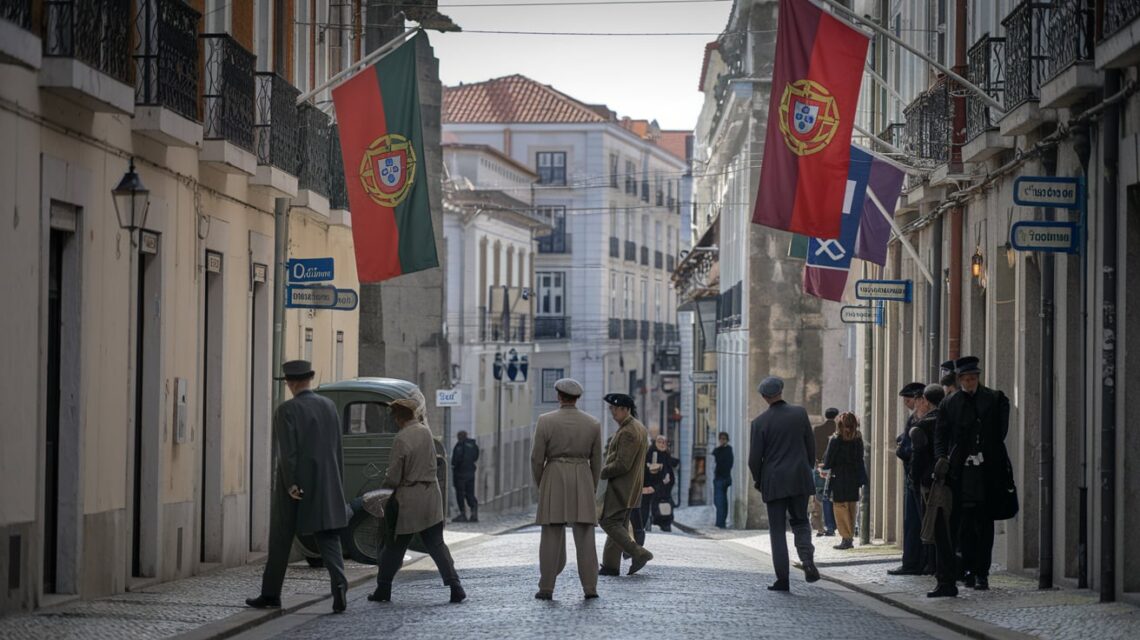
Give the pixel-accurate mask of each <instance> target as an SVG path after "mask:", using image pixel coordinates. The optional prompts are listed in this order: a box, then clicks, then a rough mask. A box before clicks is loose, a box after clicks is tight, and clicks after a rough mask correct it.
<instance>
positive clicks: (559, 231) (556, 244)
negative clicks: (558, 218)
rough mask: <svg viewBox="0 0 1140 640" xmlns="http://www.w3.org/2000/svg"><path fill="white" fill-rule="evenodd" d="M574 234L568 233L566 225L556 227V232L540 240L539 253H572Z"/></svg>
mask: <svg viewBox="0 0 1140 640" xmlns="http://www.w3.org/2000/svg"><path fill="white" fill-rule="evenodd" d="M571 235H572V234H569V233H566V223H565V222H563V223H561V224H558V225H555V227H554V231H552V232H550V234H548V235H545V236H540V237H539V238H538V252H539V253H570V252H571V251H572V250H573V244H572V243H571V242H570V236H571Z"/></svg>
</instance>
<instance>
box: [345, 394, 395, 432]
mask: <svg viewBox="0 0 1140 640" xmlns="http://www.w3.org/2000/svg"><path fill="white" fill-rule="evenodd" d="M397 431H399V428H398V427H397V426H396V421H395V420H393V419H392V415H391V414H390V413H389V412H388V407H386V406H384V405H383V404H380V403H379V402H353V403H351V404H349V405H348V406H347V407H345V408H344V433H345V435H355V434H361V433H396V432H397Z"/></svg>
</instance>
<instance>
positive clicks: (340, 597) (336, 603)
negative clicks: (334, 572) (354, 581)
mask: <svg viewBox="0 0 1140 640" xmlns="http://www.w3.org/2000/svg"><path fill="white" fill-rule="evenodd" d="M346 608H348V585H346V584H338V585H337V586H336V588H335V589H333V613H344V610H345V609H346Z"/></svg>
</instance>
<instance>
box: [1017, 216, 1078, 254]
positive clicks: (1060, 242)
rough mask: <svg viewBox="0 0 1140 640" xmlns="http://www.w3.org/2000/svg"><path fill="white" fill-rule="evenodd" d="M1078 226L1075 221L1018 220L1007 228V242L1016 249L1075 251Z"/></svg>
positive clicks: (1054, 251)
mask: <svg viewBox="0 0 1140 640" xmlns="http://www.w3.org/2000/svg"><path fill="white" fill-rule="evenodd" d="M1080 237H1081V234H1080V228H1079V227H1078V226H1077V223H1075V222H1030V221H1025V222H1018V223H1015V224H1014V225H1013V228H1011V229H1010V230H1009V243H1010V244H1011V245H1013V248H1014V249H1017V250H1018V251H1049V252H1053V253H1077V251H1078V250H1079V249H1078V248H1077V244H1078V242H1079V241H1080Z"/></svg>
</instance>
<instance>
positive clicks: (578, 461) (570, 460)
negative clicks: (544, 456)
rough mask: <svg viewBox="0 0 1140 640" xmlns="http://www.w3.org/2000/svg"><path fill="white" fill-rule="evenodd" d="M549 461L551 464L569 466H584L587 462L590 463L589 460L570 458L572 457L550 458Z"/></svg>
mask: <svg viewBox="0 0 1140 640" xmlns="http://www.w3.org/2000/svg"><path fill="white" fill-rule="evenodd" d="M550 461H551V462H568V463H570V464H586V463H587V462H589V461H590V459H589V458H572V457H568V456H559V457H557V458H551V459H550Z"/></svg>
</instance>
